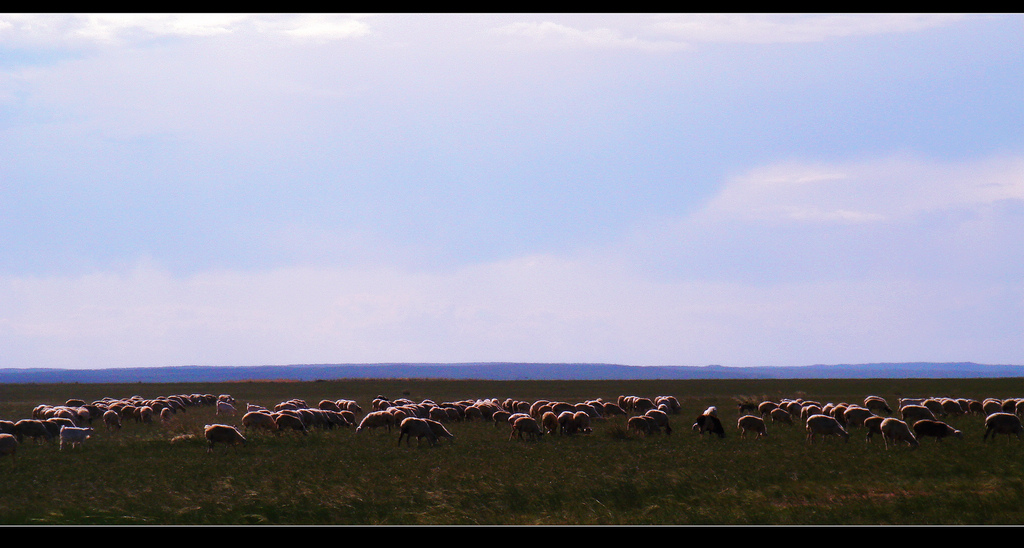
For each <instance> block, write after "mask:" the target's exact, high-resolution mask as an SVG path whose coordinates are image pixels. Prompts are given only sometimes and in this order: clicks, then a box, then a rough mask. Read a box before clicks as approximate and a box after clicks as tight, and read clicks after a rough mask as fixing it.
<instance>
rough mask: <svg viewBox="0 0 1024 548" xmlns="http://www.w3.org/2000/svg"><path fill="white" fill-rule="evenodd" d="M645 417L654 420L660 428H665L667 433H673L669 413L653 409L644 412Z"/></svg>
mask: <svg viewBox="0 0 1024 548" xmlns="http://www.w3.org/2000/svg"><path fill="white" fill-rule="evenodd" d="M643 416H644V417H646V418H648V419H650V420H652V421H654V424H655V425H656V426H657V428H658V429H664V430H665V435H669V434H671V433H672V426H671V425H669V423H668V413H666V412H664V411H661V410H659V409H651V410H650V411H648V412H646V413H644V414H643Z"/></svg>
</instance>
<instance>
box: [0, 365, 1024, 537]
mask: <svg viewBox="0 0 1024 548" xmlns="http://www.w3.org/2000/svg"><path fill="white" fill-rule="evenodd" d="M191 393H210V394H231V395H232V396H234V397H235V398H236V400H237V402H238V405H239V407H240V408H244V406H245V404H246V403H247V402H251V403H256V404H261V405H265V406H267V407H273V406H274V405H275V404H276V403H278V402H281V401H284V400H287V399H291V398H302V399H305V400H306V401H307V402H308V403H309V404H310V405H314V406H315V405H316V403H317V402H319V401H320V400H321V399H331V400H337V399H354V400H356V401H357V402H359V404H360V405H361V406H363V410H364V412H365V411H368V410H369V405H370V401H371V400H372V398H373V397H374V396H376V395H378V394H383V395H386V396H388V397H389V398H392V399H394V398H401V397H405V398H409V399H411V400H414V401H421V400H424V399H430V400H433V401H435V402H438V403H441V402H443V401H456V400H463V399H477V398H497V399H499V400H504V399H505V398H514V399H517V400H526V401H533V400H536V399H548V400H562V401H568V402H571V403H572V402H577V401H584V400H589V399H594V398H603V399H605V400H611V401H614V400H615V398H616V397H618V396H619V395H623V394H629V395H638V396H647V397H653V396H656V395H673V396H676V397H677V398H678V399H679V400H680V401H681V403H682V405H683V411H682V412H681V413H680V414H679V415H673V416H672V419H671V420H672V425H673V428H674V429H675V431H674V432H673V433H672V434H671V435H668V436H666V435H664V434H658V435H652V436H649V437H646V438H645V437H641V436H639V435H637V434H635V433H632V432H630V431H627V430H626V429H625V419H623V418H613V419H609V420H606V421H597V422H595V423H594V432H593V433H591V434H586V435H575V436H558V435H551V436H544V437H543V438H541V439H540V440H537V441H520V440H512V441H509V433H510V429H509V427H508V426H507V425H504V424H502V425H498V426H495V424H494V423H489V422H452V423H449V424H448V428H449V430H450V431H451V432H452V433H453V434H454V435H455V440H454V442H448V440H442V441H441V443H440V444H439V445H438V446H435V447H429V446H428V445H427V443H426V442H424V443H422V444H417V442H416V441H415V440H414V441H413V442H412V444H411V446H406V445H405V444H404V443H403V445H402V446H399V445H398V432H397V431H394V432H391V433H388V432H386V431H383V430H379V431H367V432H360V433H359V434H356V433H355V432H354V429H352V428H348V429H335V430H314V431H311V432H310V433H309V435H306V436H303V435H302V434H301V433H298V432H291V433H285V434H282V435H274V434H269V433H251V434H249V435H248V436H247V437H248V444H247V445H246V446H245V447H241V446H239V447H227V446H218V447H217V448H216V449H215V450H214V451H213V452H212V453H208V452H207V447H206V443H205V440H203V439H202V427H203V425H204V424H209V423H213V422H225V423H228V424H235V425H238V424H240V419H241V414H242V413H239V414H238V415H236V416H235V417H232V418H227V419H223V418H216V417H215V416H214V409H213V408H212V407H201V408H189V409H188V410H187V412H185V413H177V414H176V415H175V416H174V418H173V420H172V422H171V424H169V425H161V424H150V425H146V424H135V423H131V422H127V421H126V423H125V426H124V428H123V429H122V430H120V431H108V430H107V429H105V428H104V427H103V426H102V425H98V424H97V425H94V427H95V428H96V433H95V435H94V437H93V438H91V439H89V440H88V441H87V442H86V443H85V444H84V445H83V446H82V447H79V448H75V449H73V450H71V449H67V448H66V449H65V450H63V451H60V450H59V449H58V443H57V442H56V441H53V442H49V443H41V442H34V441H31V440H26V441H25V442H24V443H23V444H22V445H21V446H20V447H19V448H18V451H17V454H16V458H14V459H12V458H11V457H4V458H0V473H2V474H3V478H4V479H3V481H2V482H0V524H6V525H15V524H19V525H20V524H40V525H43V524H49V525H52V524H130V525H142V524H160V525H167V524H182V525H185V524H189V525H191V524H279V525H281V524H346V525H348V524H366V525H375V524H394V525H398V524H420V525H422V524H451V525H493V524H543V525H560V524H627V525H639V524H665V525H674V524H715V525H719V524H729V525H733V524H748V525H773V524H779V525H793V524H800V525H821V524H979V525H980V524H986V525H988V524H1022V523H1024V442H1022V441H1019V440H1017V439H1016V438H1013V439H1008V438H1006V437H1005V436H1003V437H1001V438H1000V439H997V440H995V441H991V440H990V441H983V440H982V435H983V433H984V425H983V418H982V417H979V416H970V415H965V416H959V417H952V418H949V419H948V422H949V423H950V424H952V425H953V426H955V427H956V428H958V429H960V430H961V431H962V432H963V434H964V437H963V439H946V440H944V441H942V442H937V441H935V440H934V439H925V440H923V441H922V444H921V447H920V448H919V449H916V450H911V449H910V448H908V447H892V448H889V449H888V450H886V449H885V448H884V447H883V444H882V440H881V439H879V438H878V437H877V436H876V437H875V438H874V439H873V440H872V441H871V442H868V441H866V439H865V436H864V431H863V429H858V428H852V429H851V439H850V440H849V442H847V443H844V442H843V440H841V439H839V438H831V439H825V440H821V441H819V442H817V443H815V444H813V445H808V444H807V443H806V440H805V433H804V431H803V428H802V426H800V425H799V424H800V423H799V421H797V425H794V426H783V425H773V424H770V423H769V424H768V432H769V435H768V437H767V438H765V439H761V440H756V439H754V438H747V439H741V438H740V437H739V435H738V431H737V430H736V419H737V417H738V416H739V414H738V412H737V407H736V404H737V402H738V401H740V400H758V401H760V400H764V399H772V400H775V401H778V400H779V399H781V398H796V397H801V398H805V399H815V400H818V401H821V402H836V403H838V402H853V403H860V402H861V401H862V400H863V398H864V396H866V395H869V394H876V395H880V396H883V397H885V398H886V399H888V400H889V402H890V404H894V403H895V401H896V399H897V398H898V397H899V396H904V397H913V396H952V397H966V398H975V399H979V400H981V399H984V398H985V397H997V398H1010V397H1018V396H1024V380H1021V379H977V380H975V379H971V380H960V379H957V380H902V379H888V380H763V381H731V380H730V381H713V380H709V381H593V382H581V381H519V382H497V381H494V382H491V381H440V380H377V381H373V380H366V381H364V380H359V381H318V382H308V383H299V382H279V383H274V382H242V383H226V384H174V385H170V384H166V385H164V384H119V385H98V384H55V385H3V386H0V419H4V420H17V419H21V418H28V417H30V416H31V412H32V409H33V408H34V407H35V406H36V405H39V404H51V405H60V404H63V403H64V402H65V401H66V400H67V399H69V398H80V399H83V400H85V401H94V400H98V399H100V398H102V397H105V396H110V397H115V398H123V397H129V396H132V395H141V396H143V397H146V398H152V397H156V396H160V395H169V394H191ZM709 405H715V406H717V407H718V408H719V410H720V417H721V418H722V422H723V424H724V425H725V427H726V432H727V437H726V438H725V439H717V438H709V437H707V436H704V437H701V436H698V435H697V434H696V433H694V432H692V431H691V430H690V425H691V424H692V423H693V420H694V418H695V417H696V416H697V415H698V414H699V413H700V412H701V411H703V410H704V409H705V408H706V407H708V406H709Z"/></svg>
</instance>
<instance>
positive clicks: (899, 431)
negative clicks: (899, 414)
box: [879, 417, 921, 449]
mask: <svg viewBox="0 0 1024 548" xmlns="http://www.w3.org/2000/svg"><path fill="white" fill-rule="evenodd" d="M879 429H880V430H881V431H882V440H883V441H884V442H885V448H886V449H889V442H892V443H893V444H895V443H897V442H905V443H907V444H909V445H910V446H911V447H914V448H916V447H918V446H919V445H921V444H920V443H919V442H918V441H917V437H916V436H914V433H913V432H911V431H910V427H909V426H907V423H905V422H903V421H901V420H899V419H895V418H891V417H890V418H887V419H884V420H883V421H882V424H881V426H879Z"/></svg>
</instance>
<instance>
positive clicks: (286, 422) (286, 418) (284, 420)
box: [270, 413, 309, 436]
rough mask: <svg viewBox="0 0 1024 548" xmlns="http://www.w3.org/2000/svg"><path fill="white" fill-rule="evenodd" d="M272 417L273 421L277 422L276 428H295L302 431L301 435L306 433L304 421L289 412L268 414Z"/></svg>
mask: <svg viewBox="0 0 1024 548" xmlns="http://www.w3.org/2000/svg"><path fill="white" fill-rule="evenodd" d="M270 416H271V417H273V418H274V422H275V423H277V428H278V430H297V431H299V432H302V435H303V436H305V435H308V434H309V429H308V428H306V423H305V422H304V421H303V420H302V419H301V418H300V417H297V416H295V415H292V414H290V413H273V414H271V415H270Z"/></svg>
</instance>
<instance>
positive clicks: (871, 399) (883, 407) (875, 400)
mask: <svg viewBox="0 0 1024 548" xmlns="http://www.w3.org/2000/svg"><path fill="white" fill-rule="evenodd" d="M864 407H865V408H867V409H870V410H871V411H872V412H874V413H885V414H886V415H892V409H891V408H890V407H889V402H887V401H885V398H883V397H881V396H868V397H866V398H864Z"/></svg>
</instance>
